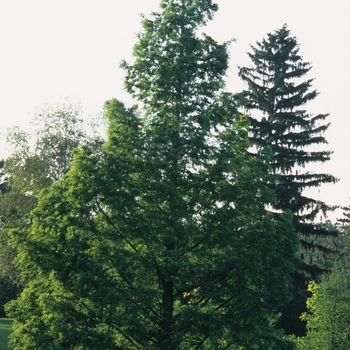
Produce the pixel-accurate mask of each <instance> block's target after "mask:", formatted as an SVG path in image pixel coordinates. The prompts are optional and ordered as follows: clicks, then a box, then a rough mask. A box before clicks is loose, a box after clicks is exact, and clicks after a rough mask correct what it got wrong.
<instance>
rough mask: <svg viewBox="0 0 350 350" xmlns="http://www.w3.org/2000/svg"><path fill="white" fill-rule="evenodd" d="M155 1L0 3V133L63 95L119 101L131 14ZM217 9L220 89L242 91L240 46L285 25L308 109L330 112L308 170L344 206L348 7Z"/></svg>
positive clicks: (245, 0)
mask: <svg viewBox="0 0 350 350" xmlns="http://www.w3.org/2000/svg"><path fill="white" fill-rule="evenodd" d="M159 1H160V0H30V1H28V0H0V132H2V131H5V130H6V128H7V127H10V126H13V125H25V124H26V123H27V122H28V121H29V120H30V119H31V118H32V116H33V113H34V108H35V107H38V106H39V107H40V106H41V105H43V103H45V102H47V103H56V102H57V101H59V100H61V99H63V98H64V97H66V96H70V97H74V98H76V99H78V100H80V101H81V102H82V105H83V108H84V112H85V113H87V114H96V113H98V112H99V111H100V110H101V108H102V106H103V103H104V101H106V100H107V99H110V98H112V97H116V98H118V99H122V100H125V99H127V96H126V95H125V94H124V92H123V91H122V90H123V72H122V71H121V70H120V69H119V63H120V61H121V60H122V59H126V60H130V58H131V50H132V47H133V44H134V43H135V40H136V33H138V32H139V31H140V29H141V25H140V17H139V14H140V13H144V14H146V15H148V14H149V13H150V12H152V11H158V9H159V7H158V5H159ZM216 2H217V3H218V4H219V11H218V13H217V14H216V17H215V19H214V21H213V22H211V23H210V24H209V25H208V27H207V28H206V29H204V30H203V31H205V32H206V33H208V34H209V35H211V36H212V37H213V38H214V39H216V40H217V41H223V40H229V39H231V38H236V39H237V43H235V44H232V46H231V68H230V70H229V72H228V89H229V90H231V91H233V92H238V91H240V90H241V89H242V88H243V85H242V83H241V82H240V81H239V79H238V77H237V65H241V66H242V65H248V64H249V60H248V59H247V55H246V52H247V51H249V44H250V43H252V44H254V42H255V41H260V40H262V38H263V37H265V35H266V33H268V32H272V31H274V30H276V29H279V28H280V27H281V26H282V25H283V24H284V23H287V25H288V27H289V29H290V30H291V33H292V35H294V36H296V37H297V39H298V42H299V44H300V53H301V55H302V56H303V57H304V60H305V61H308V62H311V63H312V65H313V69H312V70H311V72H310V75H309V76H308V77H313V78H315V82H314V87H315V88H316V89H317V90H318V91H319V92H320V95H319V96H318V97H317V98H316V100H315V101H314V102H313V103H311V104H310V105H309V106H308V107H307V108H308V110H309V111H310V112H311V113H315V114H318V113H330V117H329V121H330V122H331V123H332V125H331V127H330V129H329V131H328V132H327V134H326V138H327V139H328V141H329V149H331V150H334V151H335V153H334V155H333V158H332V160H331V161H330V162H328V164H326V165H322V166H321V167H317V168H314V169H311V168H309V170H310V171H312V170H316V171H317V172H328V173H331V174H333V175H335V176H337V177H339V178H340V181H339V182H338V184H336V185H328V186H324V187H322V188H321V189H320V192H319V193H318V192H317V196H320V198H321V199H324V200H326V201H327V202H328V203H329V204H339V205H349V204H350V200H349V197H350V166H349V165H348V159H349V152H350V145H349V138H348V134H349V129H350V128H349V127H350V118H349V108H348V105H349V96H348V95H349V92H348V88H347V85H348V84H347V83H349V82H350V64H349V62H350V47H349V46H350V40H349V34H350V21H349V15H350V2H348V1H345V0H334V1H325V0H306V1H305V0H293V1H283V0H216Z"/></svg>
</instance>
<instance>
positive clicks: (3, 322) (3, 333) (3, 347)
mask: <svg viewBox="0 0 350 350" xmlns="http://www.w3.org/2000/svg"><path fill="white" fill-rule="evenodd" d="M11 325H12V320H9V319H7V318H0V350H7V349H9V348H8V347H7V342H8V336H9V335H10V333H11V332H12V328H11Z"/></svg>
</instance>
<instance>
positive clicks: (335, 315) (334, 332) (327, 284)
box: [299, 265, 350, 350]
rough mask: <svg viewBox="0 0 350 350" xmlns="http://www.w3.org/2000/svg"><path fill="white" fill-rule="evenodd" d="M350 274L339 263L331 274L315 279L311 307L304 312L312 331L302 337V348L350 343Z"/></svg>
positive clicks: (326, 349) (331, 347)
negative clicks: (319, 279)
mask: <svg viewBox="0 0 350 350" xmlns="http://www.w3.org/2000/svg"><path fill="white" fill-rule="evenodd" d="M349 287H350V275H349V272H348V271H347V270H345V269H344V268H341V267H340V266H339V265H337V266H336V267H335V268H334V270H333V271H332V273H331V274H330V275H329V277H328V278H324V280H323V281H322V282H321V283H320V284H317V283H315V282H311V283H310V284H309V288H308V291H309V292H311V293H312V296H311V297H310V298H309V299H308V300H307V309H308V311H307V312H305V313H304V314H303V315H302V319H303V320H305V321H306V322H307V329H308V333H307V336H306V337H305V338H302V339H300V340H299V346H300V349H305V350H317V349H322V350H335V349H337V350H342V349H344V350H346V349H349V347H350V332H349V327H350V289H349Z"/></svg>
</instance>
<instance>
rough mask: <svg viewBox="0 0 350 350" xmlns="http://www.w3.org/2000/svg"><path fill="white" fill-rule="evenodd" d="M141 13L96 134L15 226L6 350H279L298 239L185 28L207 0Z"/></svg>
mask: <svg viewBox="0 0 350 350" xmlns="http://www.w3.org/2000/svg"><path fill="white" fill-rule="evenodd" d="M160 6H161V13H155V14H153V17H152V19H144V20H143V28H144V29H143V32H142V33H141V34H140V35H139V37H138V42H137V43H136V45H135V47H134V51H133V54H134V58H135V61H134V63H133V64H131V65H129V64H127V63H126V62H123V64H122V67H123V68H124V69H125V71H126V78H125V85H126V89H127V91H128V92H130V93H131V94H132V95H133V97H134V98H135V99H136V100H137V101H138V102H139V104H140V106H139V107H138V106H137V105H135V106H133V107H130V108H127V107H126V106H125V105H124V104H123V103H122V102H120V101H118V100H116V99H113V100H110V101H108V102H107V103H106V106H105V115H106V116H107V118H108V121H109V127H108V140H107V142H106V143H105V145H104V146H103V147H102V149H99V150H97V151H96V149H94V148H92V147H88V146H86V147H83V148H81V149H79V150H76V151H75V157H74V161H73V163H72V169H71V170H70V171H69V172H68V173H67V174H66V175H65V176H64V177H63V178H62V179H61V180H59V181H57V182H55V183H54V184H53V185H52V186H51V188H50V189H49V190H46V191H44V192H42V194H41V197H40V200H39V204H38V206H37V208H36V209H35V210H34V212H33V217H32V220H33V228H32V231H31V233H30V234H25V235H23V233H21V232H18V233H17V237H18V249H19V251H20V253H19V256H18V263H19V266H20V267H21V268H22V271H23V279H24V282H25V283H26V284H27V287H26V288H25V289H24V291H23V293H22V294H21V296H20V297H19V298H18V300H16V301H14V302H12V303H10V304H9V306H8V312H9V315H10V316H11V317H13V318H14V333H13V335H12V344H13V345H14V346H15V349H21V350H26V349H33V348H35V349H37V350H40V349H45V350H46V349H50V348H55V349H67V348H69V349H97V348H102V349H166V350H172V349H174V350H175V349H184V350H185V349H186V350H187V349H238V348H240V349H291V348H292V345H291V344H289V343H288V342H287V341H286V340H285V339H283V338H282V337H281V336H280V333H278V332H276V331H275V330H274V327H273V323H272V321H273V319H274V316H275V311H276V309H277V308H278V307H279V306H280V305H282V304H283V303H284V302H286V300H288V297H289V292H288V283H289V273H290V272H291V271H292V270H293V268H294V262H295V253H296V245H297V241H298V239H297V236H296V234H295V231H294V228H293V225H292V221H291V213H289V212H288V211H287V212H286V213H283V214H281V215H280V216H279V217H278V218H274V217H273V216H272V215H271V214H270V213H268V212H267V211H266V210H265V206H266V204H267V203H269V202H271V201H272V196H273V192H272V191H271V189H269V188H268V187H267V186H266V183H268V182H270V179H269V178H270V175H269V174H268V161H267V159H265V158H264V157H267V155H265V156H263V155H261V157H258V158H257V157H253V156H248V153H247V150H248V148H249V139H248V123H247V120H246V118H244V117H240V115H239V113H238V112H237V110H236V106H235V103H234V99H233V95H231V94H229V93H228V92H225V91H224V80H223V78H224V75H225V73H226V70H227V67H228V53H227V43H224V44H218V43H217V42H216V41H214V40H213V39H212V38H211V37H209V36H207V35H202V36H201V37H199V36H198V35H197V33H198V29H199V28H200V27H202V26H204V25H205V24H206V22H207V21H208V20H210V19H212V16H213V14H214V12H215V11H216V10H217V5H215V4H214V3H213V2H212V1H211V0H202V1H196V0H168V1H165V0H163V1H161V5H160Z"/></svg>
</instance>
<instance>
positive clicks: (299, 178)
mask: <svg viewBox="0 0 350 350" xmlns="http://www.w3.org/2000/svg"><path fill="white" fill-rule="evenodd" d="M251 49H252V52H251V53H249V54H248V55H249V57H250V59H251V61H252V67H250V68H248V67H242V68H240V70H239V75H240V77H241V78H242V80H243V81H244V82H245V83H246V84H247V90H245V91H244V92H243V93H242V94H240V98H241V103H242V105H243V107H244V108H245V110H246V111H248V113H249V114H250V118H249V119H250V123H251V125H250V135H249V136H250V141H251V144H252V146H253V150H252V152H253V151H256V150H261V149H264V148H266V147H268V148H270V149H271V152H272V157H271V161H270V166H271V171H272V175H273V179H274V180H273V181H272V182H271V188H273V189H274V192H275V193H276V197H275V199H274V201H273V202H272V203H271V209H272V211H273V212H274V213H276V214H277V215H278V213H279V212H280V211H285V210H291V211H292V213H293V224H294V227H295V229H296V231H297V232H298V233H299V236H300V251H299V254H298V256H299V257H300V258H301V259H302V261H303V263H302V264H301V265H300V266H299V270H300V271H302V273H303V275H305V274H306V276H308V277H307V278H312V279H317V278H319V276H320V274H321V273H323V272H325V271H326V270H327V268H328V266H327V265H326V262H327V259H329V256H330V255H334V254H335V253H336V250H335V247H334V246H333V247H332V245H330V244H329V239H330V238H332V239H334V237H336V235H337V233H338V232H337V230H336V229H334V227H332V226H330V225H324V224H322V223H320V222H319V219H320V217H322V216H323V217H326V215H327V211H328V210H330V209H332V208H331V207H329V206H328V205H327V204H326V203H324V202H323V201H321V200H318V199H314V198H311V197H310V196H309V195H307V194H305V190H310V189H315V188H317V187H319V186H321V185H322V184H327V183H334V182H336V181H337V179H336V178H335V177H334V176H332V175H330V174H325V173H315V172H313V171H310V168H309V166H311V165H313V164H315V163H324V162H326V161H328V160H329V159H330V157H331V154H332V152H330V151H328V150H325V149H324V145H326V144H327V140H326V139H325V137H324V133H325V131H326V130H327V128H328V126H329V124H328V123H326V119H327V116H328V115H327V114H317V115H313V114H309V113H308V112H307V111H306V109H305V105H306V104H308V103H309V102H311V101H312V100H314V99H315V98H316V97H317V95H318V92H317V91H316V90H313V89H312V82H313V79H307V78H305V77H306V75H307V73H308V72H309V71H310V69H311V65H310V63H308V62H304V61H303V59H302V57H301V56H300V54H299V45H298V43H297V40H296V38H295V37H293V36H291V34H290V31H289V30H288V28H287V26H286V25H284V26H283V27H282V28H281V29H279V30H276V31H275V32H273V33H269V34H268V35H267V38H266V39H263V40H262V41H261V42H257V43H256V46H251ZM299 273H300V272H299V271H296V272H295V273H294V277H293V279H294V285H293V286H292V290H293V294H294V300H293V301H292V302H291V304H290V305H289V306H288V307H287V309H284V310H283V317H282V319H281V322H282V323H281V324H283V327H284V329H285V330H286V331H287V332H288V333H293V334H298V335H302V333H303V332H304V331H305V327H304V326H303V324H301V323H300V320H299V315H300V313H301V312H302V311H303V309H304V307H305V306H304V305H305V300H306V288H305V286H306V285H307V280H306V279H305V277H303V276H300V275H299Z"/></svg>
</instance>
